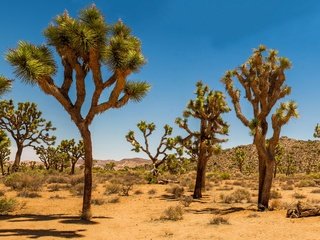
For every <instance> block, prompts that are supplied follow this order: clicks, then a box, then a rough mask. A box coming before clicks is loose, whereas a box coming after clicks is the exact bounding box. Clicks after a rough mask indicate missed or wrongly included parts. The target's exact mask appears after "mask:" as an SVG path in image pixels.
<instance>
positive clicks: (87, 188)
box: [79, 124, 93, 220]
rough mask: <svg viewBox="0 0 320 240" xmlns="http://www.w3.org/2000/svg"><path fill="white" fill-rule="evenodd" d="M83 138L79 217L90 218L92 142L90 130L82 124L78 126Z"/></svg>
mask: <svg viewBox="0 0 320 240" xmlns="http://www.w3.org/2000/svg"><path fill="white" fill-rule="evenodd" d="M79 130H80V133H81V136H82V139H83V145H84V152H85V154H84V155H85V157H84V158H85V161H84V192H83V205H82V215H81V218H82V219H84V220H89V219H90V218H91V191H92V163H93V158H92V142H91V132H90V130H89V128H88V126H85V125H84V124H83V125H81V126H79Z"/></svg>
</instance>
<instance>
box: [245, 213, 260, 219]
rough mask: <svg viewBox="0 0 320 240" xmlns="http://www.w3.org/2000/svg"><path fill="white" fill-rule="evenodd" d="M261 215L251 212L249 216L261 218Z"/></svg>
mask: <svg viewBox="0 0 320 240" xmlns="http://www.w3.org/2000/svg"><path fill="white" fill-rule="evenodd" d="M259 217H260V216H259V215H258V214H256V213H250V214H249V215H248V216H247V218H259Z"/></svg>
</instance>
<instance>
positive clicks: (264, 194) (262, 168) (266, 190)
mask: <svg viewBox="0 0 320 240" xmlns="http://www.w3.org/2000/svg"><path fill="white" fill-rule="evenodd" d="M274 166H275V161H274V159H264V158H263V157H262V156H259V192H258V209H259V210H260V211H264V210H266V209H268V207H269V200H270V191H271V187H272V180H273V174H274Z"/></svg>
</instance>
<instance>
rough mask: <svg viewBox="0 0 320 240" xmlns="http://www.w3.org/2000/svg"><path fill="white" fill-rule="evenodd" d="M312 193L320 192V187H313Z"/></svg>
mask: <svg viewBox="0 0 320 240" xmlns="http://www.w3.org/2000/svg"><path fill="white" fill-rule="evenodd" d="M311 193H320V188H318V189H313V190H312V191H311Z"/></svg>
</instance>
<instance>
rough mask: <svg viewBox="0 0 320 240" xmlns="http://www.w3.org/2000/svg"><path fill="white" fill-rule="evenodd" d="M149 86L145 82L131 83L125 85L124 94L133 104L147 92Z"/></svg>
mask: <svg viewBox="0 0 320 240" xmlns="http://www.w3.org/2000/svg"><path fill="white" fill-rule="evenodd" d="M150 88H151V86H150V84H148V83H147V82H132V81H128V82H127V83H126V86H125V89H124V92H125V93H126V94H128V95H129V98H130V99H131V100H132V101H134V102H140V101H141V100H142V99H143V98H144V97H145V96H146V95H147V93H148V92H149V90H150Z"/></svg>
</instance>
